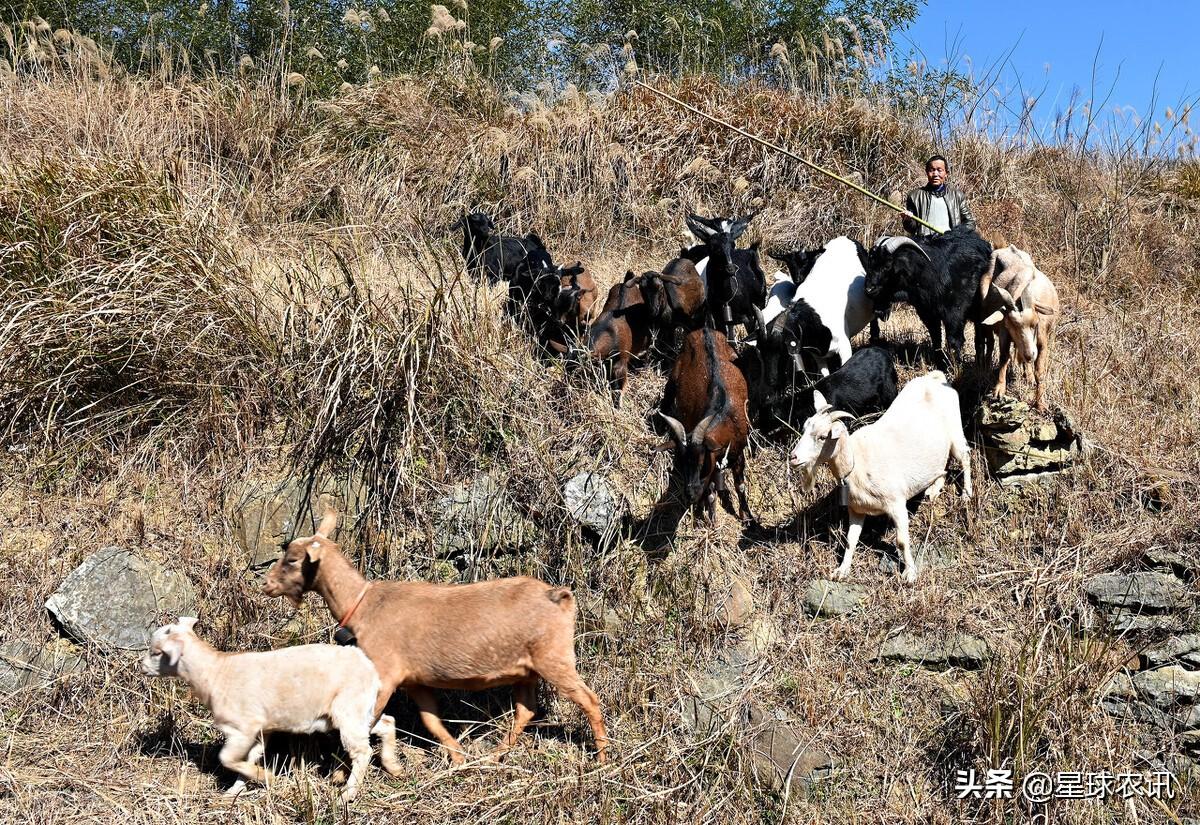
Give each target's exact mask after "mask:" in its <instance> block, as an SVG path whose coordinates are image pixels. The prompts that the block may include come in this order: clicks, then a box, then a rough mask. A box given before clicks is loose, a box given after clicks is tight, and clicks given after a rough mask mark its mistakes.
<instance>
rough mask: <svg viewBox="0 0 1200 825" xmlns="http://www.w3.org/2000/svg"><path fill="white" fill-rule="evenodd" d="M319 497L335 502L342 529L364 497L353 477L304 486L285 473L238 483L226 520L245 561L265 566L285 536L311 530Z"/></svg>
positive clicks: (286, 539) (276, 554) (317, 516)
mask: <svg viewBox="0 0 1200 825" xmlns="http://www.w3.org/2000/svg"><path fill="white" fill-rule="evenodd" d="M322 498H327V499H328V500H330V501H331V502H334V503H336V504H337V506H338V507H339V510H340V512H341V514H342V519H341V521H340V524H341V527H342V531H341V532H342V534H343V535H348V534H349V533H350V532H352V530H348V529H347V528H352V527H353V524H354V515H353V514H355V513H357V512H358V511H359V507H360V504H362V503H363V502H364V501H365V500H366V491H365V489H364V488H363V485H362V484H361V483H360V482H358V481H354V480H349V481H347V480H342V481H322V482H316V483H314V484H313V485H312V488H311V489H309V486H308V484H307V483H306V482H305V481H304V480H303V479H301V478H298V477H296V476H294V475H288V476H285V477H283V478H281V479H277V480H274V481H265V482H264V481H254V482H248V483H246V484H245V485H243V487H242V489H241V490H240V491H239V493H238V494H237V496H236V497H235V499H234V504H233V508H232V510H231V512H230V521H231V522H232V524H233V535H234V539H235V540H236V541H237V543H238V545H239V546H240V547H241V548H242V551H243V553H244V554H245V558H246V561H247V566H248V567H251V568H265V567H268V566H270V565H271V564H274V562H275V560H276V559H277V558H279V555H280V552H281V550H282V549H283V546H284V545H285V544H287V543H288V542H289V541H291V540H292V539H294V538H296V536H298V535H299V536H305V535H311V534H312V532H313V530H315V529H316V521H317V520H319V519H320V516H321V511H320V500H321V499H322ZM340 540H341V539H340Z"/></svg>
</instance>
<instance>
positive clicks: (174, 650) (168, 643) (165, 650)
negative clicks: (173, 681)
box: [157, 636, 183, 667]
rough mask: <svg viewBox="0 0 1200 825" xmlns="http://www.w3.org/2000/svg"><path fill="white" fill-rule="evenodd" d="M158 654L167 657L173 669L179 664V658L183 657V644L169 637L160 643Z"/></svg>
mask: <svg viewBox="0 0 1200 825" xmlns="http://www.w3.org/2000/svg"><path fill="white" fill-rule="evenodd" d="M157 647H158V652H159V653H161V654H162V655H163V656H166V657H167V664H168V665H170V666H171V667H175V665H177V664H179V657H180V656H182V655H183V643H182V642H180V641H179V640H178V639H175V638H172V637H171V636H168V637H167V638H165V639H163V640H162V641H160V642H159V643H158V645H157Z"/></svg>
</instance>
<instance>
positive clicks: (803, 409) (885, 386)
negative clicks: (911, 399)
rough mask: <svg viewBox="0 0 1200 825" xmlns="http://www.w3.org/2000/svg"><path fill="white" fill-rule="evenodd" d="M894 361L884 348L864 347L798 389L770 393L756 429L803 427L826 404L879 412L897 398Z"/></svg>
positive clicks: (852, 410) (863, 412)
mask: <svg viewBox="0 0 1200 825" xmlns="http://www.w3.org/2000/svg"><path fill="white" fill-rule="evenodd" d="M896 386H897V378H896V364H895V361H894V360H893V358H892V354H891V352H889V351H888V350H887V349H885V348H883V347H863V348H862V349H860V350H858V351H857V352H855V353H854V354H853V355H851V356H850V360H849V361H847V362H846V363H845V364H843V365H842V366H841V368H840V369H838V370H837V371H836V372H832V373H830V374H829V375H827V376H825V377H824V378H822V379H820V380H819V381H817V382H816V383H815V384H813V385H811V386H809V387H806V388H804V389H802V390H800V391H799V392H795V393H791V394H787V393H772V394H769V395H768V396H767V398H766V399H765V400H764V402H763V412H764V414H763V415H761V416H760V420H761V424H760V425H759V426H758V429H761V430H763V431H765V432H766V433H767V434H770V432H771V431H772V430H776V429H778V428H779V426H780V425H785V426H786V427H787V428H788V429H789V430H803V428H804V424H805V422H806V421H808V419H809V418H811V417H812V416H813V415H815V414H816V412H817V411H818V410H821V409H825V408H826V407H829V408H832V409H835V410H844V411H846V412H848V413H851V414H853V415H855V416H859V417H861V416H864V415H868V414H870V413H876V412H882V411H884V410H886V409H887V408H888V406H889V405H891V403H892V402H893V401H895V400H896Z"/></svg>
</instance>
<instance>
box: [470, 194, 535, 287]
mask: <svg viewBox="0 0 1200 825" xmlns="http://www.w3.org/2000/svg"><path fill="white" fill-rule="evenodd" d="M450 228H451V229H461V230H462V233H463V246H462V255H463V260H464V261H465V262H466V264H467V269H468V270H469V271H470V272H471V274H472V275H475V276H476V277H486V278H487V281H488V283H491V284H495V283H498V282H499V281H503V280H511V279H512V277H513V275H515V274H516V271H517V267H518V266H520V265H521V263H523V262H524V260H525V259H526V258H527V257H528V256H529V254H530V253H531V252H532V251H534V250H536V249H542V250H545V248H546V247H545V244H543V243H542V239H541V238H539V237H538V236H537V235H534V234H532V233H530V234H528V235H526V236H525V237H523V238H518V237H515V236H512V235H499V234H496V224H495V223H494V222H493V221H492V219H491V218H489V217H488V216H487V215H485V214H484V213H482V212H472V213H470V214H466V215H463V216H462V217H461V218H459V219H458V221H456V222H455V223H454V224H453V225H452V226H451V227H450Z"/></svg>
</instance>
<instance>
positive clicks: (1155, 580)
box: [1086, 570, 1192, 631]
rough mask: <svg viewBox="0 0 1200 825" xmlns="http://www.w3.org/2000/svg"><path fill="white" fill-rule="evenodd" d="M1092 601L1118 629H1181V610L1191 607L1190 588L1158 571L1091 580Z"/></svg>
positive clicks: (1175, 578) (1089, 587) (1105, 576)
mask: <svg viewBox="0 0 1200 825" xmlns="http://www.w3.org/2000/svg"><path fill="white" fill-rule="evenodd" d="M1086 590H1087V596H1088V601H1090V602H1091V603H1092V604H1093V605H1094V606H1095V608H1096V610H1097V611H1098V612H1099V613H1100V614H1101V615H1102V616H1103V617H1104V619H1105V620H1106V621H1107V622H1108V623H1109V624H1110V625H1111V626H1112V627H1113V629H1114V630H1118V631H1126V630H1178V629H1180V628H1181V626H1182V625H1181V618H1180V616H1179V611H1181V610H1183V609H1185V608H1187V607H1188V606H1190V604H1191V602H1192V597H1191V594H1190V592H1189V588H1188V586H1187V585H1186V584H1185V583H1184V582H1183V581H1182V580H1181V579H1179V578H1178V577H1177V576H1175V575H1173V574H1171V573H1164V572H1160V571H1156V570H1147V571H1141V572H1136V573H1104V574H1101V575H1099V576H1094V577H1092V578H1091V579H1089V580H1088V582H1087V585H1086Z"/></svg>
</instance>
